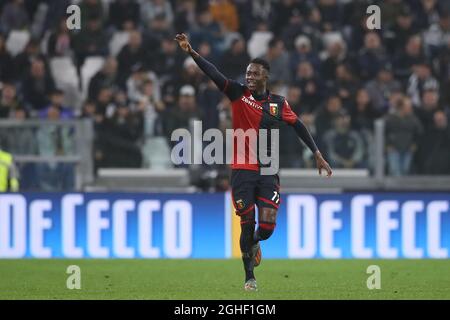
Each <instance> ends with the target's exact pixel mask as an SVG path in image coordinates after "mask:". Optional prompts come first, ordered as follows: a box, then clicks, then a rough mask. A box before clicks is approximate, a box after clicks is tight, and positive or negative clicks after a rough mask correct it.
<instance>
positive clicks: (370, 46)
mask: <svg viewBox="0 0 450 320" xmlns="http://www.w3.org/2000/svg"><path fill="white" fill-rule="evenodd" d="M387 62H388V58H387V55H386V51H385V49H384V47H383V45H382V43H381V39H380V36H379V35H378V34H377V33H376V32H369V33H367V34H366V35H365V37H364V47H363V48H362V49H361V50H360V51H359V53H358V58H357V67H358V70H359V76H360V77H361V78H362V79H364V80H368V79H372V78H373V77H375V75H376V74H377V73H378V71H379V70H380V69H381V67H382V66H383V65H384V64H386V63H387Z"/></svg>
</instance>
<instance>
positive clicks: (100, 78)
mask: <svg viewBox="0 0 450 320" xmlns="http://www.w3.org/2000/svg"><path fill="white" fill-rule="evenodd" d="M116 86H118V75H117V60H116V58H114V57H108V58H107V59H106V60H105V63H104V64H103V67H102V69H101V70H100V71H98V72H97V73H96V74H95V75H94V76H93V77H92V79H91V81H90V82H89V89H88V96H89V99H96V98H97V96H98V93H99V91H100V89H101V88H103V87H110V88H114V87H116Z"/></svg>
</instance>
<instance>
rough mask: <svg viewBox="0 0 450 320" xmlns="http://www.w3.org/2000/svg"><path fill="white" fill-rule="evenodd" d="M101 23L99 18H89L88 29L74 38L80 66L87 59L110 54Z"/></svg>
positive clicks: (82, 30)
mask: <svg viewBox="0 0 450 320" xmlns="http://www.w3.org/2000/svg"><path fill="white" fill-rule="evenodd" d="M101 23H102V22H101V20H100V18H99V17H95V16H94V17H89V20H88V21H87V23H86V28H84V29H81V31H80V33H78V34H77V35H76V36H75V37H74V45H73V47H74V50H75V54H76V59H77V65H78V66H82V65H83V63H84V59H86V58H87V57H90V56H106V55H107V54H108V39H107V35H106V33H105V31H104V30H103V29H102V26H101Z"/></svg>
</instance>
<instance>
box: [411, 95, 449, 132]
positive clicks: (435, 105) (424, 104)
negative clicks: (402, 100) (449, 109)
mask: <svg viewBox="0 0 450 320" xmlns="http://www.w3.org/2000/svg"><path fill="white" fill-rule="evenodd" d="M439 109H440V110H442V109H443V108H441V106H440V105H439V92H438V91H436V90H433V89H430V90H425V91H424V93H423V96H422V101H421V104H420V106H419V107H418V108H416V109H415V111H416V115H417V117H418V118H419V120H420V122H421V123H422V125H423V127H424V130H425V132H428V131H429V130H431V128H433V126H434V114H435V113H436V111H438V110H439Z"/></svg>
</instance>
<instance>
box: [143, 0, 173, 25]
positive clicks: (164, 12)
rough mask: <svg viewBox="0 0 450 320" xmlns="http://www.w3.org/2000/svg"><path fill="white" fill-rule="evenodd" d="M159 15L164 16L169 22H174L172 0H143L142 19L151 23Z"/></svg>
mask: <svg viewBox="0 0 450 320" xmlns="http://www.w3.org/2000/svg"><path fill="white" fill-rule="evenodd" d="M157 16H164V18H165V20H166V21H167V23H168V24H172V23H173V20H174V17H173V11H172V5H171V4H170V1H167V0H143V1H142V2H141V20H142V21H144V22H146V23H150V24H151V22H152V20H153V19H155V17H157Z"/></svg>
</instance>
